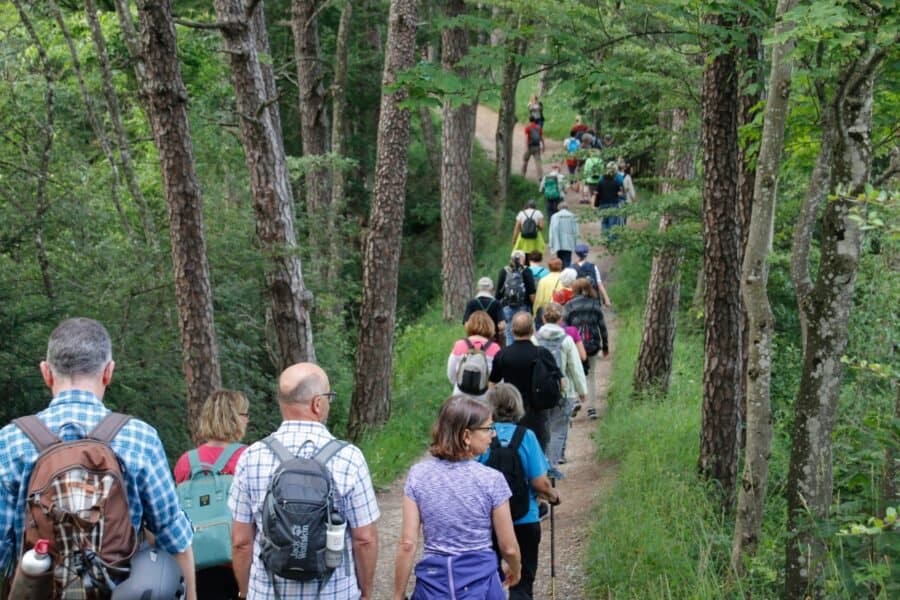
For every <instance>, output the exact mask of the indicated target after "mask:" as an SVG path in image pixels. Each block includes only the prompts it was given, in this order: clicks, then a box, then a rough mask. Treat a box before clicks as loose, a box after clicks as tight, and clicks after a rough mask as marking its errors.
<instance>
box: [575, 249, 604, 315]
mask: <svg viewBox="0 0 900 600" xmlns="http://www.w3.org/2000/svg"><path fill="white" fill-rule="evenodd" d="M576 272H577V274H578V278H579V279H581V278H584V279H587V280H588V281H590V282H591V287H592V288H594V291H595V292H599V291H600V286H599V285H598V283H597V270H596V267H595V266H594V263H592V262H589V261H584V262H583V263H581V264H580V265H578V267H577V268H576ZM570 325H571V323H570Z"/></svg>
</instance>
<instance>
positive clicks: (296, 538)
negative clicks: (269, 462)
mask: <svg viewBox="0 0 900 600" xmlns="http://www.w3.org/2000/svg"><path fill="white" fill-rule="evenodd" d="M263 443H264V444H265V445H266V446H268V447H269V449H270V450H271V451H272V453H273V454H274V455H275V457H276V458H277V459H278V462H279V465H278V467H277V468H276V469H275V474H274V475H273V476H272V479H271V481H269V486H268V488H267V489H266V497H265V499H264V500H263V507H262V531H261V533H262V536H261V539H260V558H261V559H262V562H263V564H264V565H265V567H266V572H267V573H268V574H269V577H271V576H272V575H278V576H279V577H283V578H285V579H292V580H294V581H313V580H318V581H319V586H320V588H321V586H322V585H324V582H326V581H327V580H328V578H329V577H331V574H332V573H333V572H334V568H328V567H327V566H326V565H325V533H326V530H327V528H328V523H329V522H330V521H331V515H332V513H334V512H335V508H334V504H333V491H332V483H331V473H330V472H329V471H328V468H327V467H326V464H327V463H328V461H329V460H331V458H333V457H334V455H335V454H337V453H338V452H340V451H341V449H342V448H344V446H346V445H347V442H342V441H340V440H331V441H330V442H328V443H327V444H325V445H324V446H322V447H321V448H319V450H318V451H316V453H315V454H313V455H312V457H310V458H303V457H302V456H294V455H293V454H291V452H290V451H289V450H288V449H287V448H285V447H284V445H283V444H282V443H281V442H279V441H278V440H277V439H276V438H275V437H274V436H271V435H270V436H269V437H267V438H265V439H264V440H263ZM307 443H309V442H307ZM345 553H346V549H345ZM344 560H347V559H346V556H345V558H344ZM273 587H274V584H273Z"/></svg>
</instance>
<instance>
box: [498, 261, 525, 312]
mask: <svg viewBox="0 0 900 600" xmlns="http://www.w3.org/2000/svg"><path fill="white" fill-rule="evenodd" d="M503 303H504V304H505V305H506V306H522V305H523V304H525V278H524V276H523V275H522V269H510V268H509V267H507V269H506V280H505V281H504V282H503Z"/></svg>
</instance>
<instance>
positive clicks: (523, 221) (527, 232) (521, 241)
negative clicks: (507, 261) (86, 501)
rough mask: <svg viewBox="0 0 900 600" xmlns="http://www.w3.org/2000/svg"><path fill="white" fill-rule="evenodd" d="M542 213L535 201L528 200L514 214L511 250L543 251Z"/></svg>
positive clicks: (526, 252) (525, 251)
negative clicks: (514, 222)
mask: <svg viewBox="0 0 900 600" xmlns="http://www.w3.org/2000/svg"><path fill="white" fill-rule="evenodd" d="M545 245H546V244H545V242H544V214H543V213H542V212H541V211H539V210H538V209H537V203H536V202H535V201H534V200H529V201H528V202H526V203H525V208H523V209H522V210H520V211H519V212H518V213H517V214H516V224H515V226H513V250H521V251H522V252H524V253H525V254H528V253H529V252H531V251H532V250H540V251H541V252H543V251H544V246H545Z"/></svg>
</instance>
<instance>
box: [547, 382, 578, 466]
mask: <svg viewBox="0 0 900 600" xmlns="http://www.w3.org/2000/svg"><path fill="white" fill-rule="evenodd" d="M574 406H575V400H574V399H573V398H566V399H564V400H563V401H562V404H561V405H560V406H556V407H554V408H551V409H550V410H548V411H547V421H548V426H549V429H550V443H549V444H548V445H547V461H548V462H549V463H550V466H551V467H555V466H556V465H558V464H559V459H560V458H562V455H563V449H564V448H565V446H566V439H567V438H568V437H569V415H571V414H572V407H574Z"/></svg>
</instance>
